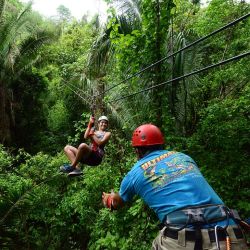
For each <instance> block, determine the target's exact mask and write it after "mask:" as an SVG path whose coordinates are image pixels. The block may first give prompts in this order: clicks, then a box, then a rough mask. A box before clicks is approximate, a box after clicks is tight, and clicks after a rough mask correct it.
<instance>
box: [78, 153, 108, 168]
mask: <svg viewBox="0 0 250 250" xmlns="http://www.w3.org/2000/svg"><path fill="white" fill-rule="evenodd" d="M102 158H103V156H101V155H100V154H99V152H98V151H92V152H91V153H90V155H89V156H88V158H87V159H83V160H81V163H83V164H87V165H89V166H98V165H99V164H101V162H102Z"/></svg>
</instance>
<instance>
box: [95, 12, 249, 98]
mask: <svg viewBox="0 0 250 250" xmlns="http://www.w3.org/2000/svg"><path fill="white" fill-rule="evenodd" d="M249 16H250V13H248V14H246V15H244V16H242V17H240V18H238V19H236V20H234V21H232V22H230V23H228V24H227V25H225V26H223V27H221V28H219V29H217V30H215V31H213V32H211V33H210V34H208V35H206V36H204V37H202V38H200V39H198V40H196V41H194V42H193V43H190V44H189V45H187V46H185V47H183V48H181V49H180V50H178V51H176V52H174V53H172V54H170V55H168V56H166V57H163V58H162V59H160V60H159V61H157V62H155V63H152V64H151V65H149V66H147V67H146V68H144V69H142V70H140V71H138V72H137V73H135V74H133V75H131V76H129V77H127V78H126V79H124V80H122V81H120V82H119V83H117V84H115V85H113V86H111V87H110V88H108V89H106V90H105V91H103V92H102V93H100V94H98V96H99V95H103V94H105V93H106V92H108V91H110V90H111V89H113V88H115V87H117V86H119V85H121V84H123V83H124V82H126V81H128V80H130V79H131V78H133V77H135V76H138V75H140V74H141V73H143V72H144V71H146V70H148V69H150V68H152V67H154V66H155V65H157V64H159V63H161V62H163V61H165V60H167V59H169V58H170V57H172V56H175V55H176V54H178V53H180V52H182V51H184V50H186V49H188V48H190V47H192V46H194V45H196V44H198V43H200V42H202V41H204V40H206V39H207V38H209V37H211V36H213V35H215V34H217V33H219V32H221V31H223V30H225V29H227V28H228V27H230V26H233V25H235V24H236V23H238V22H240V21H242V20H244V19H246V18H248V17H249Z"/></svg>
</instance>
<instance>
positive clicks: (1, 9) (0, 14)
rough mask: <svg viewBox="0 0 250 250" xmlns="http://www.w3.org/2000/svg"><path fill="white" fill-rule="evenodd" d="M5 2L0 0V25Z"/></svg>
mask: <svg viewBox="0 0 250 250" xmlns="http://www.w3.org/2000/svg"><path fill="white" fill-rule="evenodd" d="M5 3H6V0H0V26H1V24H2V18H3V14H4V10H5Z"/></svg>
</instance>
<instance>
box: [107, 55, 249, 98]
mask: <svg viewBox="0 0 250 250" xmlns="http://www.w3.org/2000/svg"><path fill="white" fill-rule="evenodd" d="M249 55H250V51H248V52H246V53H243V54H240V55H238V56H234V57H231V58H229V59H226V60H224V61H221V62H218V63H215V64H212V65H209V66H207V67H205V68H202V69H199V70H195V71H192V72H190V73H188V74H185V75H183V76H179V77H176V78H174V79H171V80H168V81H166V82H162V83H159V84H156V85H154V86H151V87H149V88H146V89H142V90H140V91H137V92H135V93H132V94H130V95H125V96H121V97H120V98H117V99H113V100H111V101H109V103H112V102H116V101H120V100H122V99H125V98H129V97H132V96H135V95H137V94H140V93H142V92H145V91H149V90H151V89H154V88H158V87H160V86H162V85H166V84H168V83H171V82H173V81H177V80H181V79H184V78H186V77H189V76H192V75H195V74H198V73H200V72H203V71H205V70H208V69H211V68H215V67H217V66H220V65H223V64H226V63H229V62H232V61H234V60H239V59H241V58H243V57H246V56H249Z"/></svg>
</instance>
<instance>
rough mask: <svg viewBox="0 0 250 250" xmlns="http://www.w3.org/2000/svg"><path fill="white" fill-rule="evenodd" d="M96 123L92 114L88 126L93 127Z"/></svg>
mask: <svg viewBox="0 0 250 250" xmlns="http://www.w3.org/2000/svg"><path fill="white" fill-rule="evenodd" d="M94 124H95V117H94V116H91V117H90V118H89V124H88V128H92V127H93V126H94Z"/></svg>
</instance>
